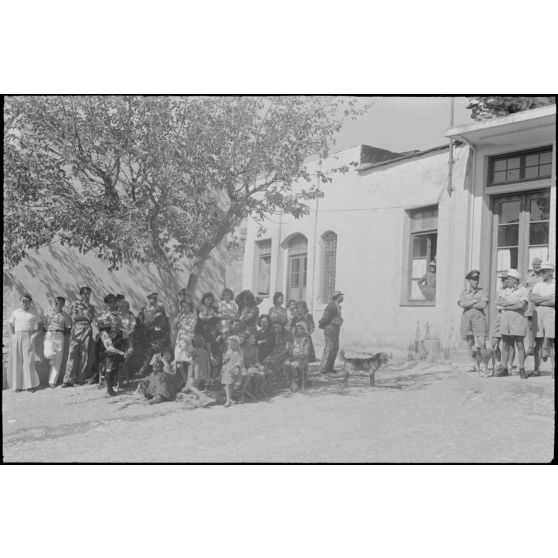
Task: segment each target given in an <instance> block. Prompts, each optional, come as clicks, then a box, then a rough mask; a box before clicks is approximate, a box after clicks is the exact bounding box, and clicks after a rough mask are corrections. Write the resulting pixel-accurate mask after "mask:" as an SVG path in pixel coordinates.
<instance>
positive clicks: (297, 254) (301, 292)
mask: <svg viewBox="0 0 558 558" xmlns="http://www.w3.org/2000/svg"><path fill="white" fill-rule="evenodd" d="M288 250H289V264H288V270H287V301H288V300H290V299H294V300H306V280H307V275H308V254H307V251H308V241H307V239H306V237H305V236H304V235H302V234H298V235H295V236H294V237H293V238H292V239H291V241H290V242H289V248H288Z"/></svg>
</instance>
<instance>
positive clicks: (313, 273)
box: [310, 165, 321, 314]
mask: <svg viewBox="0 0 558 558" xmlns="http://www.w3.org/2000/svg"><path fill="white" fill-rule="evenodd" d="M320 166H321V165H320ZM316 182H317V189H318V194H319V193H320V175H319V173H316ZM319 203H320V198H319V197H316V209H315V212H314V247H313V256H312V296H311V297H310V312H311V313H312V314H313V313H314V287H315V286H316V274H315V273H316V240H317V239H316V234H317V232H318V207H319Z"/></svg>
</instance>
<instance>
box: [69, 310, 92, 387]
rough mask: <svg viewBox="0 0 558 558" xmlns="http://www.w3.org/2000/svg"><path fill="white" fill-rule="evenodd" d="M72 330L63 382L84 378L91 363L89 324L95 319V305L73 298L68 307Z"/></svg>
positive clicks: (79, 380)
mask: <svg viewBox="0 0 558 558" xmlns="http://www.w3.org/2000/svg"><path fill="white" fill-rule="evenodd" d="M70 318H72V331H71V333H70V349H69V353H68V363H67V364H66V374H65V375H64V382H65V383H73V382H74V381H76V380H77V381H78V382H82V381H84V380H85V378H86V376H87V374H88V372H89V368H90V364H91V358H90V354H91V345H92V343H93V330H92V329H91V324H92V323H93V320H94V319H95V307H94V306H93V305H92V304H89V303H88V302H84V301H83V300H75V301H74V302H72V305H71V307H70Z"/></svg>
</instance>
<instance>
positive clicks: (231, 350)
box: [221, 335, 244, 407]
mask: <svg viewBox="0 0 558 558" xmlns="http://www.w3.org/2000/svg"><path fill="white" fill-rule="evenodd" d="M227 342H228V349H227V352H226V353H225V354H224V355H223V368H222V371H221V383H222V384H223V385H224V386H225V395H226V397H227V400H226V401H225V407H230V406H231V405H234V403H235V401H233V399H232V397H231V393H232V390H233V388H234V385H235V384H236V383H237V382H238V379H239V378H240V375H241V372H242V368H243V367H244V363H243V359H242V353H241V351H240V343H239V339H238V337H236V336H235V335H231V336H230V337H229V338H228V339H227Z"/></svg>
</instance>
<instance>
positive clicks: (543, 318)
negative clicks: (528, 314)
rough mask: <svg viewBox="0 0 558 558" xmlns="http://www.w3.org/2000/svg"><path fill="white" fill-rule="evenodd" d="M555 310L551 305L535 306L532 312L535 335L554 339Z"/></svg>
mask: <svg viewBox="0 0 558 558" xmlns="http://www.w3.org/2000/svg"><path fill="white" fill-rule="evenodd" d="M555 317H556V311H555V309H554V308H553V307H552V306H537V307H536V308H535V310H534V312H533V329H534V331H535V337H547V338H549V339H554V325H555V324H554V320H555Z"/></svg>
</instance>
